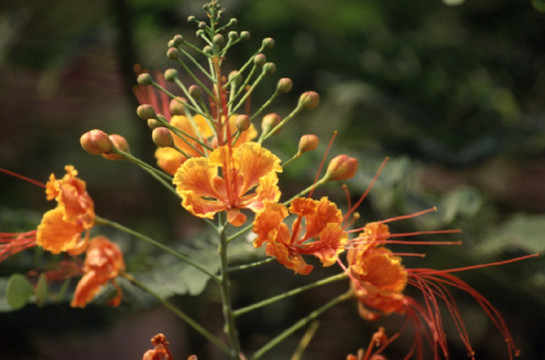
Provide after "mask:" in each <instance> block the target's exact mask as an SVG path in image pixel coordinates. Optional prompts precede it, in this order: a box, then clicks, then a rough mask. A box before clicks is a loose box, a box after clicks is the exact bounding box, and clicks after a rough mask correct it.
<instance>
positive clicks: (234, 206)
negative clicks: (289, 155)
mask: <svg viewBox="0 0 545 360" xmlns="http://www.w3.org/2000/svg"><path fill="white" fill-rule="evenodd" d="M220 170H221V175H219V173H220ZM281 171H282V167H281V166H280V159H279V158H278V157H276V156H275V155H274V154H273V153H271V152H270V151H268V150H266V149H264V148H262V147H261V145H259V144H257V143H253V142H250V143H245V144H242V145H241V146H239V147H237V148H235V149H231V147H229V146H221V147H219V148H218V149H216V150H214V151H213V152H211V153H210V157H209V158H203V157H201V158H192V159H189V160H187V161H186V162H185V163H184V164H183V165H182V166H180V168H179V169H178V170H177V171H176V174H175V176H174V179H173V183H174V185H176V191H177V192H178V194H180V196H181V197H182V206H183V207H184V208H185V209H186V210H187V211H189V212H190V213H192V214H193V215H195V216H198V217H201V218H209V219H212V218H213V217H214V215H215V214H216V213H217V212H219V211H224V210H227V220H228V221H229V223H231V224H232V225H234V226H240V225H242V224H243V223H244V222H245V221H246V216H245V215H244V214H242V213H241V212H240V209H250V210H252V211H254V212H257V211H258V210H261V209H262V208H263V204H264V202H265V201H277V200H278V199H279V198H280V190H279V189H278V186H277V182H278V176H277V174H276V173H277V172H281Z"/></svg>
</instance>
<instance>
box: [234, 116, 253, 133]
mask: <svg viewBox="0 0 545 360" xmlns="http://www.w3.org/2000/svg"><path fill="white" fill-rule="evenodd" d="M235 125H236V127H237V129H238V130H239V131H240V132H243V131H244V130H248V128H249V127H250V117H249V116H248V115H238V116H237V118H236V120H235Z"/></svg>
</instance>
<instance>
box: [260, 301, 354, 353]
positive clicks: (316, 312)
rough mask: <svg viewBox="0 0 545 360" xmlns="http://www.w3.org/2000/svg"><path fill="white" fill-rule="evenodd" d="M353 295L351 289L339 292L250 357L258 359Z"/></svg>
mask: <svg viewBox="0 0 545 360" xmlns="http://www.w3.org/2000/svg"><path fill="white" fill-rule="evenodd" d="M352 296H353V293H352V291H348V292H346V293H344V294H341V295H339V296H337V297H336V298H334V299H333V300H331V301H329V302H328V303H327V304H325V305H323V306H322V307H320V308H318V309H316V310H314V311H313V312H311V313H310V314H308V315H307V316H306V317H304V318H302V319H301V320H299V321H297V322H296V323H295V324H293V325H292V326H290V327H289V328H287V329H286V330H284V331H283V332H281V333H280V334H279V335H277V336H276V337H275V338H273V339H272V340H270V341H269V342H268V343H266V344H265V345H263V346H262V347H261V348H260V349H259V350H257V351H256V352H255V353H254V355H253V357H252V359H253V360H256V359H259V358H260V357H261V356H263V355H264V354H265V353H266V352H267V351H269V350H271V349H272V348H273V347H275V346H276V345H278V344H279V343H280V342H281V341H282V340H284V339H286V338H287V337H288V336H290V335H291V334H293V333H294V332H295V331H297V330H299V329H300V328H302V327H303V326H306V325H307V324H308V323H310V322H311V321H313V320H315V319H316V318H318V317H319V316H320V315H322V314H323V313H324V312H325V311H326V310H328V309H330V308H331V307H333V306H335V305H337V304H340V303H341V302H343V301H345V300H347V299H350V298H351V297H352Z"/></svg>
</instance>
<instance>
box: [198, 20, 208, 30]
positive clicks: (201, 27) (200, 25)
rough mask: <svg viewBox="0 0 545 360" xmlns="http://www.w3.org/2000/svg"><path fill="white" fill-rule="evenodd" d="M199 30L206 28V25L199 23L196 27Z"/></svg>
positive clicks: (202, 22)
mask: <svg viewBox="0 0 545 360" xmlns="http://www.w3.org/2000/svg"><path fill="white" fill-rule="evenodd" d="M197 27H198V28H199V29H204V28H205V27H206V23H205V22H204V21H199V24H198V25H197Z"/></svg>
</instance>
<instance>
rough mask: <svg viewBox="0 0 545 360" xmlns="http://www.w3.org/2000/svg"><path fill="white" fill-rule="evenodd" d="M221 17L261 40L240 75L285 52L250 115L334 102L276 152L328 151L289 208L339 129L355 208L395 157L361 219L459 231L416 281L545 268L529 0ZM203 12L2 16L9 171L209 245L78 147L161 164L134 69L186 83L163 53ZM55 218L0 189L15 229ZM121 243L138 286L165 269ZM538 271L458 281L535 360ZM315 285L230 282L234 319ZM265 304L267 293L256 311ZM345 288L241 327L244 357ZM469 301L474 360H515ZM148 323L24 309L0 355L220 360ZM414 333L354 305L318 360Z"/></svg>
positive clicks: (541, 123) (296, 8)
mask: <svg viewBox="0 0 545 360" xmlns="http://www.w3.org/2000/svg"><path fill="white" fill-rule="evenodd" d="M221 3H222V4H223V6H224V7H225V8H226V9H227V11H226V14H225V16H226V19H227V18H229V17H236V18H237V19H238V20H239V25H238V27H237V28H236V30H249V31H250V32H251V35H252V37H251V39H250V41H248V43H246V44H244V45H239V46H237V47H235V48H234V49H233V51H232V52H231V53H230V56H229V58H228V59H227V61H228V65H227V66H228V67H229V66H234V65H233V64H237V63H238V64H240V63H242V62H243V60H245V59H246V58H247V57H248V56H250V55H251V54H252V53H253V52H254V51H255V49H257V48H258V47H259V45H260V44H261V39H262V38H264V37H268V36H270V37H273V38H274V39H275V40H276V46H275V48H274V49H272V50H269V51H268V52H267V53H266V54H267V57H268V60H269V61H273V62H275V63H276V65H277V68H278V70H277V73H276V74H275V75H274V77H272V78H271V79H270V80H268V81H266V82H265V84H264V85H263V86H262V87H261V88H260V89H259V91H258V92H257V93H256V94H254V95H253V97H252V103H253V104H255V108H257V104H260V103H261V102H263V101H265V100H266V99H267V98H268V96H270V94H271V93H272V92H273V89H274V84H275V81H276V79H278V78H280V77H284V76H287V77H290V78H292V79H293V81H294V89H293V90H292V93H291V94H289V95H285V96H283V97H281V98H279V99H278V100H277V101H276V103H275V106H274V107H273V109H274V111H276V112H278V113H280V114H281V115H285V114H287V113H288V112H289V111H290V109H291V108H292V107H293V106H294V105H295V104H296V101H297V96H298V94H299V93H300V92H302V91H305V90H310V89H312V90H316V91H318V92H319V93H320V95H321V104H320V107H319V108H318V109H316V110H314V111H312V112H308V113H304V114H302V116H300V117H298V118H297V119H295V120H294V121H292V122H291V123H290V124H289V125H288V126H287V127H286V129H284V131H283V132H282V134H281V136H278V137H276V138H273V139H271V140H272V141H270V143H269V145H270V146H272V147H274V149H275V150H276V151H277V153H278V154H279V155H280V156H281V157H282V158H283V159H287V158H289V157H290V156H291V155H292V154H293V153H294V152H295V150H296V143H297V141H298V138H299V136H300V135H302V134H304V133H308V132H312V133H316V134H318V135H319V136H320V139H321V142H322V146H321V148H320V150H321V151H317V152H316V153H312V154H309V155H308V156H306V157H305V158H303V159H301V160H300V161H298V162H297V163H296V164H294V165H293V166H292V167H290V168H288V169H286V171H285V174H284V176H283V177H282V180H281V186H282V187H283V189H284V191H285V193H286V194H293V193H296V192H297V191H298V190H299V189H301V188H303V187H306V186H308V184H309V183H310V182H311V181H312V180H313V174H314V173H315V171H316V169H317V164H318V163H319V161H320V158H321V156H322V154H323V150H324V147H325V145H324V144H325V143H327V140H328V139H329V137H330V136H331V134H332V131H333V130H338V131H339V136H338V137H337V140H336V142H335V145H334V147H333V150H332V153H331V154H330V156H333V155H336V154H338V153H347V154H349V155H351V156H355V157H357V158H358V159H359V160H360V167H361V171H360V173H359V174H358V175H357V177H356V178H355V179H353V180H352V181H350V182H348V183H349V186H350V191H351V194H352V196H353V197H354V198H357V197H358V194H360V193H361V192H362V191H363V190H364V189H365V188H366V187H367V184H368V183H369V180H370V179H371V177H372V176H373V174H374V172H375V171H376V169H377V167H378V164H379V163H380V161H382V159H383V158H384V157H385V156H389V157H391V161H390V163H389V165H388V166H387V168H386V170H385V171H384V172H383V174H382V175H381V177H380V179H379V182H378V183H377V185H376V186H375V188H373V191H372V192H371V195H370V196H369V199H368V200H366V202H365V203H364V206H362V208H361V209H360V211H361V213H362V220H364V221H372V220H375V219H382V218H387V217H391V216H396V215H401V214H407V213H411V212H414V211H418V210H422V209H425V208H428V207H431V206H434V205H436V206H437V207H438V208H439V211H438V212H437V213H435V214H431V215H426V216H424V217H420V218H417V219H415V220H413V221H407V222H402V223H401V222H400V223H396V224H394V225H393V228H394V230H395V231H407V230H430V229H444V228H458V227H459V228H461V229H462V230H463V233H462V234H461V235H459V236H455V238H456V239H458V238H459V239H462V240H463V241H464V245H463V246H461V247H456V248H453V247H449V248H447V247H442V248H439V247H434V248H424V249H423V248H422V247H418V248H414V249H409V250H411V251H416V252H426V253H427V255H428V256H427V258H426V259H407V260H406V264H407V266H412V267H436V268H452V267H458V266H467V265H471V264H478V263H485V262H490V261H498V260H502V259H508V258H510V257H515V256H520V255H525V254H528V253H533V252H539V251H541V252H542V251H543V250H544V248H545V239H544V238H543V234H545V216H544V215H543V213H544V212H545V42H544V41H543V36H544V34H545V13H543V12H539V11H537V10H536V9H535V8H534V7H533V6H532V2H531V1H530V0H527V1H520V0H495V1H492V0H475V1H469V2H467V3H464V4H461V5H460V6H448V5H447V4H445V3H444V2H442V1H440V0H419V1H415V0H410V1H409V0H383V1H378V0H341V1H331V0H329V1H327V0H274V1H271V0H230V1H227V0H226V1H222V2H221ZM534 3H536V4H538V5H539V3H540V2H539V1H538V0H536V1H534ZM202 4H203V2H201V1H187V0H184V1H171V0H157V1H149V0H109V1H106V0H98V1H95V2H89V1H81V0H75V1H67V0H56V1H51V0H46V1H40V2H37V1H29V0H27V1H25V0H23V1H19V2H17V4H15V2H11V5H10V4H7V3H5V4H3V5H0V119H1V120H0V167H2V168H5V169H9V170H12V171H15V172H18V173H21V174H23V175H26V176H29V177H32V178H34V179H37V180H39V181H43V182H45V181H46V180H47V178H48V176H49V174H50V173H51V172H55V174H57V175H58V176H61V175H62V173H63V167H64V165H65V164H73V165H75V166H76V168H77V169H78V170H79V171H80V175H81V177H82V178H83V179H85V180H86V181H87V185H88V190H89V192H90V194H91V196H92V197H93V198H94V200H95V204H96V210H97V213H98V214H100V215H101V216H104V217H106V218H111V219H113V220H116V221H119V222H121V223H123V224H127V225H130V226H133V227H134V228H136V229H138V230H140V231H142V232H144V233H146V234H150V235H153V236H154V237H155V238H157V239H161V240H164V241H167V240H168V239H175V241H186V242H191V240H190V239H191V238H195V237H198V236H200V235H199V234H201V233H202V229H201V228H199V227H198V226H195V225H194V224H195V222H194V221H193V219H192V218H191V217H189V216H188V215H187V214H186V213H185V212H184V211H183V209H181V207H180V206H179V204H178V201H177V200H176V199H174V198H172V197H171V196H170V195H169V194H168V192H167V191H166V190H164V189H162V188H160V187H159V186H158V185H156V184H155V183H154V182H153V181H152V180H151V179H149V178H148V177H147V176H146V174H144V173H143V172H142V171H141V170H140V169H138V168H136V167H134V166H132V165H130V164H127V163H123V162H112V161H106V160H103V159H101V158H100V157H93V156H90V155H87V154H86V153H84V152H83V151H82V150H81V148H80V146H79V136H80V135H81V134H82V133H83V132H85V131H87V130H90V129H93V128H100V129H103V130H104V131H106V132H108V133H120V134H122V135H124V136H125V137H126V138H127V139H128V140H129V142H130V144H131V148H132V151H133V153H134V154H135V155H137V156H139V157H140V158H142V159H144V160H146V161H149V162H153V161H154V160H153V148H154V147H153V144H152V141H151V139H150V136H149V130H148V129H147V127H146V125H145V123H144V122H142V121H141V120H140V119H138V118H137V116H136V114H135V107H136V106H137V103H136V101H135V99H134V96H133V95H132V91H131V88H132V86H134V84H135V80H134V78H135V76H134V72H133V70H132V67H133V65H134V64H136V63H138V64H141V65H142V66H143V67H145V68H148V69H158V70H161V71H162V70H164V69H166V68H168V67H172V66H174V64H173V63H171V62H170V61H169V60H167V59H166V57H165V52H166V43H167V41H168V40H169V39H170V38H171V37H172V36H173V35H174V34H177V33H182V34H184V36H188V37H191V36H192V34H193V33H194V31H195V28H194V26H193V25H192V24H188V23H187V22H186V18H187V16H188V15H192V14H194V15H196V16H197V17H198V18H201V19H203V18H204V14H203V12H202ZM323 194H328V195H329V196H331V197H333V198H335V199H337V200H339V201H340V203H343V201H345V200H343V199H344V198H343V194H342V191H341V189H340V187H339V184H332V185H330V186H327V187H326V188H324V189H321V190H320V191H319V192H318V195H323ZM286 198H288V197H287V196H286V197H284V199H286ZM51 207H52V205H51V204H48V203H47V202H46V201H45V199H44V194H43V191H42V189H40V188H38V187H36V186H34V185H31V184H28V183H25V182H22V181H20V180H17V179H13V178H10V177H8V176H5V175H3V174H0V224H1V227H0V229H1V230H2V231H23V230H29V229H32V228H33V227H35V226H36V224H37V223H38V222H39V220H40V217H41V214H43V212H44V211H46V210H47V209H49V208H51ZM362 225H363V224H362ZM111 236H112V238H113V239H115V240H117V241H119V242H120V243H121V244H122V246H123V249H124V250H125V251H126V253H127V262H128V266H129V269H131V266H132V267H134V268H135V269H136V268H138V266H141V265H142V264H144V265H145V266H153V258H151V256H147V255H146V254H147V253H146V252H147V251H152V250H151V249H149V248H147V247H145V246H143V245H141V244H138V242H137V241H136V240H134V239H130V238H126V237H124V236H122V235H119V234H118V233H112V234H111ZM447 238H448V239H452V238H453V237H452V236H451V237H447ZM404 250H405V248H404ZM404 250H403V251H404ZM142 251H145V253H144V254H142ZM30 253H32V251H30ZM32 261H33V260H32V256H25V255H22V256H18V257H15V258H14V259H8V260H7V261H5V262H3V263H2V264H0V276H2V277H3V278H5V277H6V276H7V275H8V274H9V273H11V272H14V271H19V272H25V271H27V270H29V266H30V264H32ZM544 265H545V264H544V261H543V260H542V259H541V258H538V259H534V260H530V261H526V262H523V263H517V264H511V265H507V266H504V267H498V268H490V269H485V270H478V271H473V272H467V273H461V274H460V277H462V278H463V279H464V280H466V281H467V282H469V283H470V284H471V285H472V286H474V287H475V288H476V289H478V290H479V291H481V292H482V293H483V294H484V295H485V296H487V297H488V298H489V299H490V300H491V302H492V303H493V304H494V305H496V306H497V307H498V309H499V310H500V311H501V313H502V314H503V315H504V316H505V318H506V321H507V323H508V325H509V327H510V329H511V331H512V334H513V337H514V339H515V342H516V344H517V345H518V346H519V347H520V348H521V350H522V355H521V358H522V359H536V360H539V359H545V345H544V344H545V342H544V341H543V339H544V338H543V333H545V325H544V324H545V321H544V320H545V271H544ZM250 275H251V277H250ZM316 276H318V274H317V275H316ZM307 281H308V279H307V278H302V277H294V276H292V274H291V273H290V271H288V270H285V269H284V268H282V267H281V266H279V265H277V264H269V265H268V266H266V267H264V268H263V269H262V270H260V271H256V272H252V273H251V274H244V275H241V276H240V277H239V278H236V279H235V284H234V287H235V290H236V298H235V304H236V305H240V306H242V305H245V304H247V303H249V302H250V301H255V300H258V299H261V298H262V297H263V296H268V295H273V294H275V293H278V292H279V291H281V289H285V288H291V287H295V286H297V285H298V284H303V283H306V282H307ZM4 283H5V282H4ZM256 284H257V285H256ZM256 286H261V287H262V288H260V289H259V293H256V291H255V289H256ZM345 287H346V284H336V285H332V286H330V287H327V288H323V289H320V290H318V291H315V292H313V293H309V295H307V296H300V297H297V298H294V299H293V300H290V301H288V302H286V303H282V304H278V305H275V306H274V307H272V308H271V309H266V310H265V311H258V312H256V313H255V314H254V313H251V314H250V315H247V316H245V317H243V318H241V320H242V321H241V324H242V323H244V325H241V335H242V337H243V343H244V344H245V345H246V346H247V348H249V349H250V350H251V349H255V348H257V347H259V345H260V344H263V342H264V341H266V339H267V338H269V337H271V336H274V334H276V333H277V332H278V331H279V329H281V328H282V327H283V326H286V325H289V324H290V323H292V322H293V321H295V319H297V318H298V317H300V316H302V315H304V314H306V313H307V312H308V311H310V310H312V309H314V308H316V307H317V306H319V305H320V304H323V303H324V302H326V301H327V300H328V299H329V298H330V297H332V296H333V295H334V294H336V293H338V292H339V291H344V289H345ZM203 296H204V299H205V300H207V301H205V302H206V303H207V306H205V307H203V306H202V302H198V301H196V300H195V299H192V298H190V297H188V296H178V297H176V298H175V299H174V300H175V301H176V302H179V303H180V304H182V305H183V306H184V309H187V311H188V312H189V313H190V314H192V315H194V316H195V317H196V318H199V319H201V321H203V322H204V323H206V324H207V325H209V326H211V327H212V328H214V329H216V330H217V331H218V332H219V331H221V325H220V322H221V319H220V318H219V311H220V310H219V304H218V303H217V294H214V293H213V291H208V292H205V294H204V295H203ZM127 299H130V296H127ZM457 299H460V300H459V301H460V302H459V305H460V308H461V310H462V313H463V315H464V316H465V319H466V321H467V325H468V328H469V331H470V338H471V340H472V344H473V345H474V348H475V350H476V351H477V354H478V356H477V358H478V359H500V358H501V359H503V358H507V355H506V353H505V346H504V344H503V340H502V338H501V336H500V334H499V332H498V331H497V330H496V329H495V328H494V326H493V325H492V324H491V323H490V322H489V321H487V320H486V316H485V315H484V312H483V311H482V310H480V309H479V308H478V306H476V305H475V304H474V302H473V301H472V300H471V299H468V298H467V297H464V296H461V297H457ZM1 301H2V300H0V302H1ZM0 304H1V303H0ZM4 305H5V304H4ZM140 305H141V306H142V307H143V310H142V307H140V306H137V305H134V304H133V305H131V304H130V303H124V304H123V305H122V306H121V307H120V308H117V309H105V308H103V307H101V306H93V305H92V306H89V307H88V309H86V310H85V311H76V310H72V309H70V308H69V307H68V306H67V304H52V305H48V306H46V307H44V308H37V307H36V306H34V305H29V306H27V307H26V308H24V309H21V310H18V311H16V312H3V313H0V334H1V336H0V349H2V351H1V353H2V355H0V357H1V358H2V359H98V358H116V359H134V358H140V357H141V355H142V353H143V352H144V351H145V350H146V349H147V348H149V347H150V345H149V338H151V337H152V336H153V335H154V334H155V333H157V332H164V333H165V334H166V335H167V338H168V340H169V341H170V342H171V343H172V349H173V355H174V356H175V357H176V358H177V359H184V358H185V357H187V356H188V355H189V354H191V353H196V354H197V355H198V356H199V358H200V359H215V358H218V353H217V352H216V351H214V350H213V349H211V348H210V346H208V345H207V344H206V343H205V341H203V340H202V339H201V338H200V337H199V336H198V335H196V334H194V332H193V331H192V330H190V329H189V330H188V329H186V328H185V326H184V324H183V323H181V322H180V321H178V320H177V319H176V318H174V316H173V315H171V314H170V313H169V312H168V311H166V310H164V309H162V308H161V307H155V306H153V304H150V303H149V302H144V303H142V304H140ZM401 323H402V319H400V318H399V317H395V316H393V317H391V318H386V319H384V320H380V321H378V322H377V323H365V322H364V321H363V320H361V319H360V318H359V317H358V315H357V311H356V306H355V304H354V303H352V302H349V303H346V304H344V306H340V307H338V308H335V309H332V310H330V311H329V312H328V313H326V315H325V316H324V318H323V319H322V320H321V322H320V328H319V330H318V332H317V334H316V337H315V339H314V340H313V342H312V343H311V346H310V348H309V352H308V354H307V356H306V358H307V359H311V358H331V359H343V358H344V357H345V356H346V354H348V353H355V352H356V351H357V349H358V348H359V347H365V346H366V345H367V343H368V341H369V338H370V336H371V334H372V333H373V332H374V331H375V330H376V328H377V327H378V326H379V325H383V326H386V329H387V331H388V332H389V333H390V334H393V333H394V332H395V329H397V328H398V327H399V326H400V324H401ZM339 333H342V336H339ZM408 335H409V336H408V337H407V339H405V338H403V339H401V340H400V341H398V342H396V343H394V344H393V345H392V346H391V348H389V352H388V353H387V354H388V355H389V356H390V357H391V358H392V359H396V358H398V357H400V356H402V354H404V352H405V351H407V349H408V346H409V345H410V334H408ZM451 338H452V339H453V340H452V344H451V346H452V351H453V354H452V358H453V359H458V358H466V354H465V352H464V350H463V346H462V344H461V343H460V342H459V341H457V340H456V336H452V337H451ZM297 341H298V340H297V337H292V338H290V339H288V340H287V341H286V342H285V344H284V346H281V350H280V351H279V352H278V354H277V355H276V356H275V355H273V354H272V353H271V354H270V355H268V356H266V357H265V358H267V359H285V358H288V357H289V356H290V355H289V354H291V353H292V352H293V349H294V348H295V346H296V343H297ZM407 344H409V345H407Z"/></svg>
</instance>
